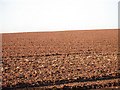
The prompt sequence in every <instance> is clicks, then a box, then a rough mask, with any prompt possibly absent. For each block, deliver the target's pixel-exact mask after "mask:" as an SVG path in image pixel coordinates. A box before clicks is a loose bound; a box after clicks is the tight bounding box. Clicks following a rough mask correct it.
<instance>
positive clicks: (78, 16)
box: [0, 0, 119, 33]
mask: <svg viewBox="0 0 120 90" xmlns="http://www.w3.org/2000/svg"><path fill="white" fill-rule="evenodd" d="M118 1H119V0H0V32H1V33H3V32H4V33H5V32H29V31H30V32H31V31H55V30H83V29H107V28H118Z"/></svg>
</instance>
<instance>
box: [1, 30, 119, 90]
mask: <svg viewBox="0 0 120 90" xmlns="http://www.w3.org/2000/svg"><path fill="white" fill-rule="evenodd" d="M101 35H102V36H101ZM2 39H3V41H2V43H3V50H2V52H3V56H2V62H3V68H1V71H2V87H3V88H6V87H11V88H12V87H27V86H41V87H42V86H49V85H52V86H53V85H60V84H68V83H75V82H78V83H79V82H88V81H96V80H105V79H107V80H109V79H118V78H119V73H118V72H117V71H118V60H117V52H118V51H117V50H118V47H117V43H118V42H117V30H108V31H107V30H100V31H68V32H54V33H16V34H3V38H2ZM117 84H119V82H118V83H117ZM79 86H80V85H79Z"/></svg>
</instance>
